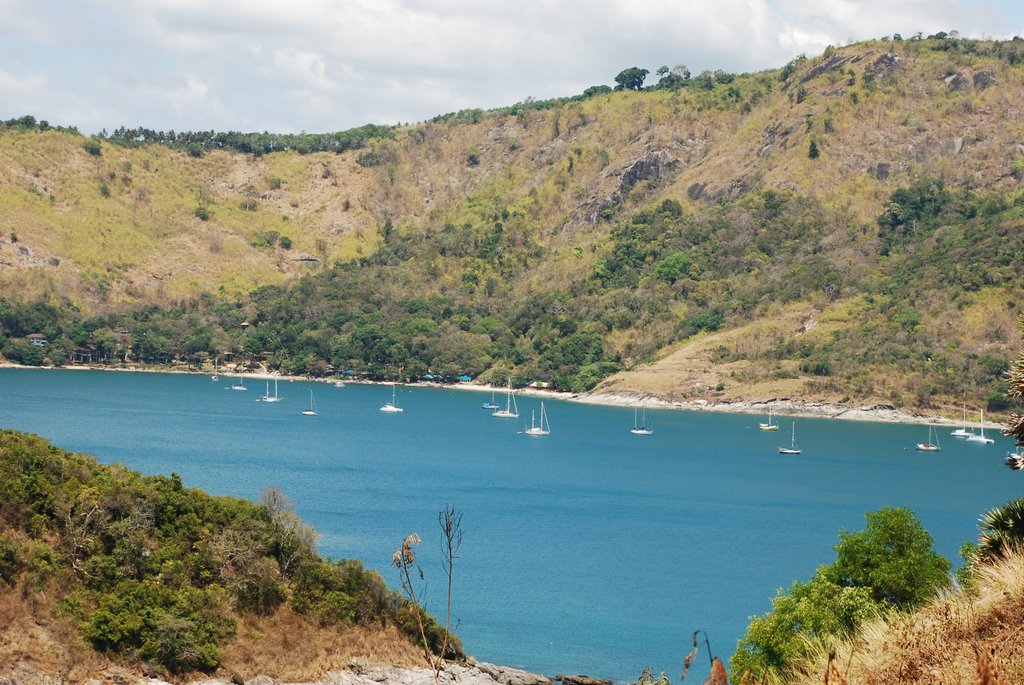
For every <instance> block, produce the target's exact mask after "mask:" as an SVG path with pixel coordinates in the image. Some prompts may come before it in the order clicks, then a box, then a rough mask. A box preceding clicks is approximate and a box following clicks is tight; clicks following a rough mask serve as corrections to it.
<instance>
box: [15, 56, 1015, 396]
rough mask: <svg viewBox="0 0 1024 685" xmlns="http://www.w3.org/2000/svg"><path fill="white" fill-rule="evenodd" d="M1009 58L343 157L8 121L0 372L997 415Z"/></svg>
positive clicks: (1010, 247)
mask: <svg viewBox="0 0 1024 685" xmlns="http://www.w3.org/2000/svg"><path fill="white" fill-rule="evenodd" d="M1022 63H1024V41H1020V40H1013V41H1007V42H993V41H975V40H965V39H950V38H948V37H936V38H930V39H924V40H909V41H892V40H880V41H870V42H866V43H859V44H856V45H851V46H847V47H843V48H837V49H831V48H830V49H829V50H827V51H826V53H825V54H823V55H821V56H818V57H814V58H810V59H803V58H801V59H798V60H794V62H792V63H790V64H789V65H786V67H784V68H782V69H776V70H769V71H764V72H758V73H754V74H742V75H733V74H725V73H722V72H714V73H704V74H701V75H699V76H696V77H693V78H691V79H689V80H685V81H684V80H682V79H678V78H677V79H664V80H663V81H662V82H661V84H660V85H658V84H655V85H654V86H652V87H650V88H648V89H645V90H642V91H629V90H625V91H614V92H605V91H607V89H600V88H596V89H589V90H588V94H587V95H586V96H578V97H570V98H565V99H562V100H554V101H544V102H524V103H519V104H517V105H514V106H511V107H508V108H504V109H501V110H495V111H489V112H485V111H480V110H467V111H461V112H458V113H454V114H450V115H445V116H440V117H437V118H436V119H434V120H432V121H428V122H423V123H420V124H415V125H409V126H403V127H398V128H395V129H381V130H372V131H370V132H369V133H365V132H364V134H360V135H353V136H350V137H348V138H346V139H345V140H346V142H345V144H344V145H341V146H339V145H335V146H334V147H333V148H330V149H337V150H339V151H338V152H315V151H306V152H300V151H297V150H291V151H281V152H273V151H270V152H268V150H274V149H279V146H284V147H293V148H302V149H305V150H313V149H316V146H315V145H310V144H309V141H306V140H292V141H288V140H285V141H284V142H279V141H277V140H276V139H275V140H270V141H267V140H263V141H262V142H258V141H256V139H253V140H252V141H247V142H246V141H243V142H244V145H240V144H238V141H237V140H235V139H231V140H230V141H227V139H226V138H225V139H222V140H219V141H218V139H217V138H216V136H210V135H198V134H195V135H193V136H191V137H190V136H186V137H180V136H179V137H176V138H175V139H173V140H169V139H168V140H164V139H163V138H161V140H164V143H166V144H145V145H142V144H139V143H138V137H137V136H136V137H134V138H133V137H132V136H131V135H120V136H117V135H115V136H112V137H111V139H109V140H107V139H104V140H101V141H98V148H97V147H96V141H86V140H85V139H83V138H82V137H80V136H76V135H75V134H73V133H69V132H62V131H52V130H48V131H41V130H39V128H40V127H39V126H31V127H25V126H19V125H17V123H16V122H9V123H11V124H12V125H11V126H9V127H8V128H7V130H6V131H5V132H4V133H3V134H2V135H0V206H2V207H3V212H2V213H0V232H2V235H3V237H4V239H5V240H4V242H3V243H0V260H2V261H3V262H4V263H5V264H6V265H7V266H8V267H9V268H5V269H4V270H2V271H0V286H2V288H3V292H4V293H6V295H7V297H6V300H7V302H6V306H5V307H4V311H3V312H0V322H2V325H3V328H4V332H5V333H6V335H7V336H8V337H9V338H10V339H11V340H10V341H9V342H8V344H7V345H6V346H5V347H4V354H6V355H7V356H8V357H10V358H12V359H21V360H23V361H28V362H29V363H33V362H36V361H42V358H41V354H40V353H39V352H38V351H33V350H30V349H27V347H26V344H24V343H23V341H21V340H20V339H21V338H22V337H23V336H25V335H27V334H28V333H32V332H42V333H44V334H46V335H47V336H48V339H50V340H51V341H54V342H53V343H51V345H52V349H53V350H54V352H55V355H54V357H53V358H55V359H56V360H57V361H62V357H61V355H62V354H63V355H64V358H67V357H68V356H69V355H72V354H73V353H74V351H75V350H78V351H81V350H82V349H86V350H88V351H89V352H90V353H93V354H94V355H95V357H98V358H106V359H117V358H120V359H122V360H123V359H125V358H126V357H127V359H128V360H129V361H131V362H134V363H140V362H141V363H146V362H169V361H174V360H177V361H180V362H181V363H189V364H193V365H195V364H203V363H208V362H209V361H210V360H212V359H225V358H227V357H230V358H231V359H232V360H233V361H236V362H237V361H244V362H246V363H249V362H256V361H258V362H263V363H266V364H269V365H270V366H273V367H277V368H280V369H282V370H285V371H288V372H293V373H309V374H312V375H323V374H328V373H331V372H332V371H340V370H342V369H353V370H354V371H356V372H363V373H366V374H368V375H370V376H372V377H376V378H405V377H410V378H411V377H422V376H425V375H428V374H429V375H440V376H442V377H444V376H455V375H459V374H463V373H468V374H470V375H474V376H476V375H480V374H483V375H485V376H493V377H496V378H502V379H503V378H504V377H505V376H506V375H510V376H512V377H513V378H514V381H515V382H517V383H525V382H531V381H541V382H547V383H550V384H552V385H553V386H555V387H558V388H560V389H564V390H571V391H581V390H587V389H589V388H592V387H594V386H595V385H596V384H597V383H599V382H601V381H602V380H603V379H606V378H609V376H611V375H612V374H614V373H616V372H620V375H617V376H614V377H612V378H611V379H610V385H608V386H607V388H608V389H609V390H613V391H616V392H628V393H636V394H644V393H654V394H657V395H659V396H662V397H665V398H670V399H694V398H704V399H708V400H712V401H715V400H732V399H739V398H744V399H768V398H772V397H779V396H788V397H798V398H806V399H816V400H824V401H828V402H833V403H836V402H851V403H852V402H857V403H878V402H881V403H892V404H896V405H900V406H902V407H906V408H916V409H921V410H926V411H930V412H935V411H945V412H947V413H950V414H953V415H958V413H959V407H960V404H961V402H962V401H963V400H964V399H965V398H966V399H967V401H968V402H969V403H970V404H972V405H986V404H987V408H988V409H989V410H990V411H995V412H999V411H1004V410H1005V409H1006V408H1007V406H1006V404H1005V402H1004V401H1003V400H1002V399H1001V398H1002V390H1003V389H1004V388H1003V387H1002V383H1003V381H1002V380H1001V375H1002V373H1003V372H1004V371H1005V369H1006V368H1007V363H1008V360H1009V358H1010V357H1011V356H1012V353H1013V351H1014V348H1015V346H1016V342H1015V336H1014V324H1015V321H1016V319H1017V317H1018V316H1019V314H1020V311H1021V302H1022V301H1024V299H1022V293H1021V282H1020V280H1019V278H1017V274H1019V273H1020V272H1021V268H1022V266H1024V263H1022V262H1024V253H1022V248H1021V244H1022V241H1021V240H1020V238H1021V234H1022V231H1021V226H1022V221H1024V207H1022V205H1024V199H1022V198H1024V195H1022V192H1021V187H1020V179H1021V177H1024V152H1022V150H1024V131H1022V125H1024V124H1022V120H1021V117H1020V116H1019V112H1018V109H1019V108H1018V106H1017V103H1018V102H1020V100H1021V96H1022V95H1024V71H1022ZM370 135H376V136H377V137H367V136H370ZM114 141H117V142H116V144H115V142H114ZM225 141H227V142H230V143H231V145H232V146H234V147H235V148H239V149H248V150H255V151H256V152H258V153H259V154H253V153H244V152H237V151H227V150H226V149H223V148H224V147H225ZM83 143H86V145H83ZM257 143H258V144H257ZM218 147H220V148H222V149H216V148H218ZM87 148H89V149H87ZM342 148H344V149H342ZM97 152H98V153H99V154H95V153H97ZM8 234H10V236H8ZM15 237H16V242H15ZM8 238H9V240H8ZM33 305H34V306H33ZM57 347H59V348H60V349H56V348H57ZM652 363H653V365H652ZM602 387H605V386H602ZM599 389H600V388H599Z"/></svg>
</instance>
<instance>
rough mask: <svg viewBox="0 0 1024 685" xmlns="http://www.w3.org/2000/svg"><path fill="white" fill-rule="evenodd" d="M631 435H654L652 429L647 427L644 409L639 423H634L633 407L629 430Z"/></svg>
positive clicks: (645, 410)
mask: <svg viewBox="0 0 1024 685" xmlns="http://www.w3.org/2000/svg"><path fill="white" fill-rule="evenodd" d="M629 432H630V433H632V434H633V435H654V429H653V428H649V427H648V426H647V409H646V408H645V409H644V413H643V418H641V419H640V423H637V421H636V407H633V427H632V428H630V429H629Z"/></svg>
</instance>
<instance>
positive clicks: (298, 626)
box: [0, 431, 461, 682]
mask: <svg viewBox="0 0 1024 685" xmlns="http://www.w3.org/2000/svg"><path fill="white" fill-rule="evenodd" d="M314 540H315V534H314V532H313V531H312V530H311V529H309V528H308V527H307V526H306V525H305V524H303V523H302V522H301V521H299V519H298V518H297V517H296V516H295V514H294V513H292V511H291V509H290V506H289V503H288V501H287V500H286V499H285V498H284V497H283V496H282V495H281V493H279V492H277V491H274V490H270V491H267V492H265V493H264V498H263V503H262V504H259V505H257V504H253V503H252V502H249V501H246V500H239V499H233V498H228V497H212V496H210V495H207V494H205V493H203V492H201V491H199V490H193V489H189V488H184V487H182V484H181V481H180V480H179V479H178V477H177V476H176V475H172V476H170V477H164V476H156V477H144V476H141V475H139V474H138V473H135V472H132V471H129V470H127V469H125V468H124V467H122V466H119V465H114V466H109V467H107V466H102V465H100V464H98V463H97V462H96V461H95V460H94V459H92V458H91V457H88V456H84V455H80V454H72V453H69V452H65V451H64V450H60V449H58V448H56V447H53V446H51V445H50V444H49V443H47V442H45V441H44V440H42V439H41V438H37V437H35V436H30V435H25V434H21V433H16V432H13V431H0V625H2V626H3V628H2V629H0V681H3V682H7V681H6V680H5V678H6V677H7V676H8V675H9V669H14V670H15V671H17V669H19V668H20V669H27V670H26V672H27V673H31V672H33V671H38V672H42V673H45V674H50V676H52V677H54V678H57V677H59V678H60V679H61V680H60V681H61V682H85V681H86V680H88V679H89V678H91V677H94V676H96V675H97V674H98V673H99V672H100V671H101V670H103V669H104V668H107V667H109V666H110V664H111V663H114V664H120V665H124V666H128V667H131V668H133V669H142V670H143V671H145V672H147V673H150V674H159V675H163V676H165V677H167V676H174V677H183V676H185V675H187V674H190V673H197V672H204V673H210V672H214V671H217V670H218V669H219V670H221V672H227V673H228V674H229V675H230V674H231V673H232V672H235V673H240V674H243V676H244V677H246V678H252V677H253V676H255V675H256V674H257V673H272V674H274V675H275V677H279V678H283V679H289V680H311V679H315V678H317V677H322V676H323V675H324V674H325V673H326V672H328V671H330V670H337V669H340V668H342V667H344V666H345V665H346V664H347V663H348V661H349V659H350V658H352V657H361V658H363V659H368V660H370V661H373V662H383V663H390V664H393V665H396V666H423V665H425V659H424V651H423V650H422V649H420V648H419V647H417V644H418V643H422V638H421V637H420V636H421V632H420V628H419V624H418V621H417V616H419V617H420V618H421V619H422V620H423V621H424V628H425V632H424V633H422V634H425V635H426V641H427V642H429V644H430V647H431V648H432V649H434V650H435V651H436V650H438V649H439V645H441V644H442V638H443V635H444V629H443V628H441V627H440V626H438V625H437V624H436V623H435V622H434V621H433V619H431V618H430V617H428V616H426V615H425V614H424V613H423V612H422V610H420V609H419V608H418V607H416V606H414V605H412V604H410V603H408V602H407V601H406V600H404V599H403V598H402V597H401V596H400V595H399V594H398V593H396V592H393V591H390V590H389V589H388V588H387V587H386V585H385V583H384V580H383V579H382V578H381V577H380V576H379V575H378V574H377V573H375V572H373V571H366V570H364V569H363V567H362V565H361V563H360V562H359V561H355V560H341V561H332V560H329V559H323V558H321V557H319V556H317V554H316V551H315V548H314V545H313V542H314ZM397 542H400V541H396V544H397ZM447 654H448V655H449V656H453V657H458V656H461V646H460V645H459V644H458V643H457V641H456V643H455V645H454V646H451V645H450V646H449V648H448V651H447ZM27 681H30V682H37V681H36V680H32V679H30V678H28V679H27ZM14 682H25V681H23V680H19V679H18V678H17V677H15V680H14ZM46 682H50V681H49V680H47V681H46ZM118 682H120V681H118Z"/></svg>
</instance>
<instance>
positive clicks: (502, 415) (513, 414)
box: [491, 378, 519, 419]
mask: <svg viewBox="0 0 1024 685" xmlns="http://www.w3.org/2000/svg"><path fill="white" fill-rule="evenodd" d="M491 416H497V417H498V418H499V419H518V418H519V407H517V406H516V396H515V393H513V392H512V379H511V378H509V379H508V395H507V396H506V397H505V408H504V409H495V410H494V411H492V412H491Z"/></svg>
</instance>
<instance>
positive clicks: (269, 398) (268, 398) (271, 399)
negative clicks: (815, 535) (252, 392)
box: [260, 376, 284, 402]
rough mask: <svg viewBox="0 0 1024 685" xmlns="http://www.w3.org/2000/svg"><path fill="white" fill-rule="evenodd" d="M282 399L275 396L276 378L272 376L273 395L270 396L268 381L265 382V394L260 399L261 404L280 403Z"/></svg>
mask: <svg viewBox="0 0 1024 685" xmlns="http://www.w3.org/2000/svg"><path fill="white" fill-rule="evenodd" d="M283 399H284V398H283V397H280V396H278V394H277V376H274V394H273V395H271V394H270V381H267V392H266V393H264V395H263V397H261V398H260V401H261V402H280V401H281V400H283Z"/></svg>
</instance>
